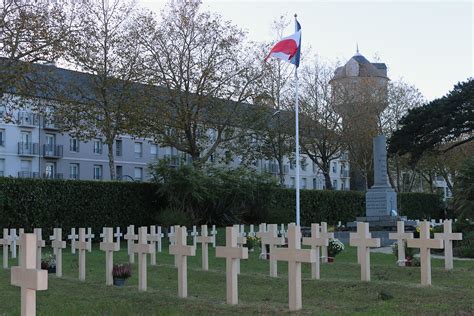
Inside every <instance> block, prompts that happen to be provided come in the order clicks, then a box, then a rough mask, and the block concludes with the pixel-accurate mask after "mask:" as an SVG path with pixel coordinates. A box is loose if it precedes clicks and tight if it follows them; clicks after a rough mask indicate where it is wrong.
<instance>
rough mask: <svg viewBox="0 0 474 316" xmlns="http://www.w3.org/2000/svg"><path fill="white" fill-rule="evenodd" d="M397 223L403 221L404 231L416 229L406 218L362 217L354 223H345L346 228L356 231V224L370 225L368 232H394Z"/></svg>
mask: <svg viewBox="0 0 474 316" xmlns="http://www.w3.org/2000/svg"><path fill="white" fill-rule="evenodd" d="M397 221H404V222H405V227H406V231H414V230H415V228H416V222H415V221H409V220H408V219H407V217H406V216H398V215H397V216H390V215H382V216H362V217H357V218H356V221H355V222H349V223H347V228H350V229H351V230H352V229H354V230H355V229H356V228H357V222H366V223H369V224H370V230H373V231H379V230H383V231H396V230H397Z"/></svg>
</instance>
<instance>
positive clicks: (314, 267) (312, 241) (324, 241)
mask: <svg viewBox="0 0 474 316" xmlns="http://www.w3.org/2000/svg"><path fill="white" fill-rule="evenodd" d="M303 245H307V246H311V248H312V249H314V251H315V252H316V261H315V262H313V263H312V264H311V278H313V279H316V280H319V279H320V255H319V254H320V251H319V249H320V247H323V246H326V247H327V246H328V245H329V240H328V238H322V237H321V232H320V231H319V224H311V237H303Z"/></svg>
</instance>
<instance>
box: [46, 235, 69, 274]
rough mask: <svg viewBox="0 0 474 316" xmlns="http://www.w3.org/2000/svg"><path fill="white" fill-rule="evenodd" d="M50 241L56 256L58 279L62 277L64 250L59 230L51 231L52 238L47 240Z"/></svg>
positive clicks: (63, 242)
mask: <svg viewBox="0 0 474 316" xmlns="http://www.w3.org/2000/svg"><path fill="white" fill-rule="evenodd" d="M49 239H50V240H52V242H51V247H53V249H54V255H55V256H56V276H57V277H58V278H60V277H62V276H63V249H64V248H66V242H65V241H63V232H62V229H61V228H55V229H54V230H53V236H51V237H50V238H49Z"/></svg>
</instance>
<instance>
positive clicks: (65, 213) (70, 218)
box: [0, 178, 161, 238]
mask: <svg viewBox="0 0 474 316" xmlns="http://www.w3.org/2000/svg"><path fill="white" fill-rule="evenodd" d="M156 190H157V187H156V185H153V184H150V183H131V182H95V181H60V180H29V179H13V178H0V227H24V228H25V229H26V231H32V230H33V228H35V227H41V228H43V232H44V234H47V232H52V230H53V228H54V227H62V229H63V234H64V232H68V231H69V230H70V229H71V228H72V227H76V228H77V227H92V229H93V230H94V231H102V228H103V227H116V226H119V227H122V228H124V227H126V226H128V225H130V224H135V225H148V224H149V223H150V222H152V221H153V218H154V216H155V214H156V213H157V211H158V207H159V206H160V203H159V201H161V198H160V197H158V196H157V195H156ZM43 238H47V236H46V235H45V236H43Z"/></svg>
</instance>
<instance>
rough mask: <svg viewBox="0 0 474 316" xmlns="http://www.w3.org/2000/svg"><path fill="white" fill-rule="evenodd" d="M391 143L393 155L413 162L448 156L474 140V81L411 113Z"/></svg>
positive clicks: (390, 150)
mask: <svg viewBox="0 0 474 316" xmlns="http://www.w3.org/2000/svg"><path fill="white" fill-rule="evenodd" d="M400 126H401V128H400V129H399V130H397V131H395V132H394V133H393V136H392V137H391V139H390V147H389V152H390V153H392V154H398V155H404V154H409V155H410V157H411V160H412V161H413V162H415V161H417V160H418V159H419V158H420V157H421V156H422V155H423V153H424V152H427V151H443V152H447V151H450V150H451V149H453V148H455V147H458V146H460V145H462V144H465V143H467V142H470V141H473V140H474V79H473V78H470V79H468V80H467V81H465V82H460V83H458V84H457V85H455V86H454V89H453V90H452V91H450V92H449V93H448V94H447V95H446V96H444V97H442V98H439V99H435V100H433V101H431V102H429V103H427V104H425V105H424V106H422V107H419V108H414V109H411V110H410V111H409V112H408V114H407V115H406V116H404V117H403V118H402V119H401V120H400Z"/></svg>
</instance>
